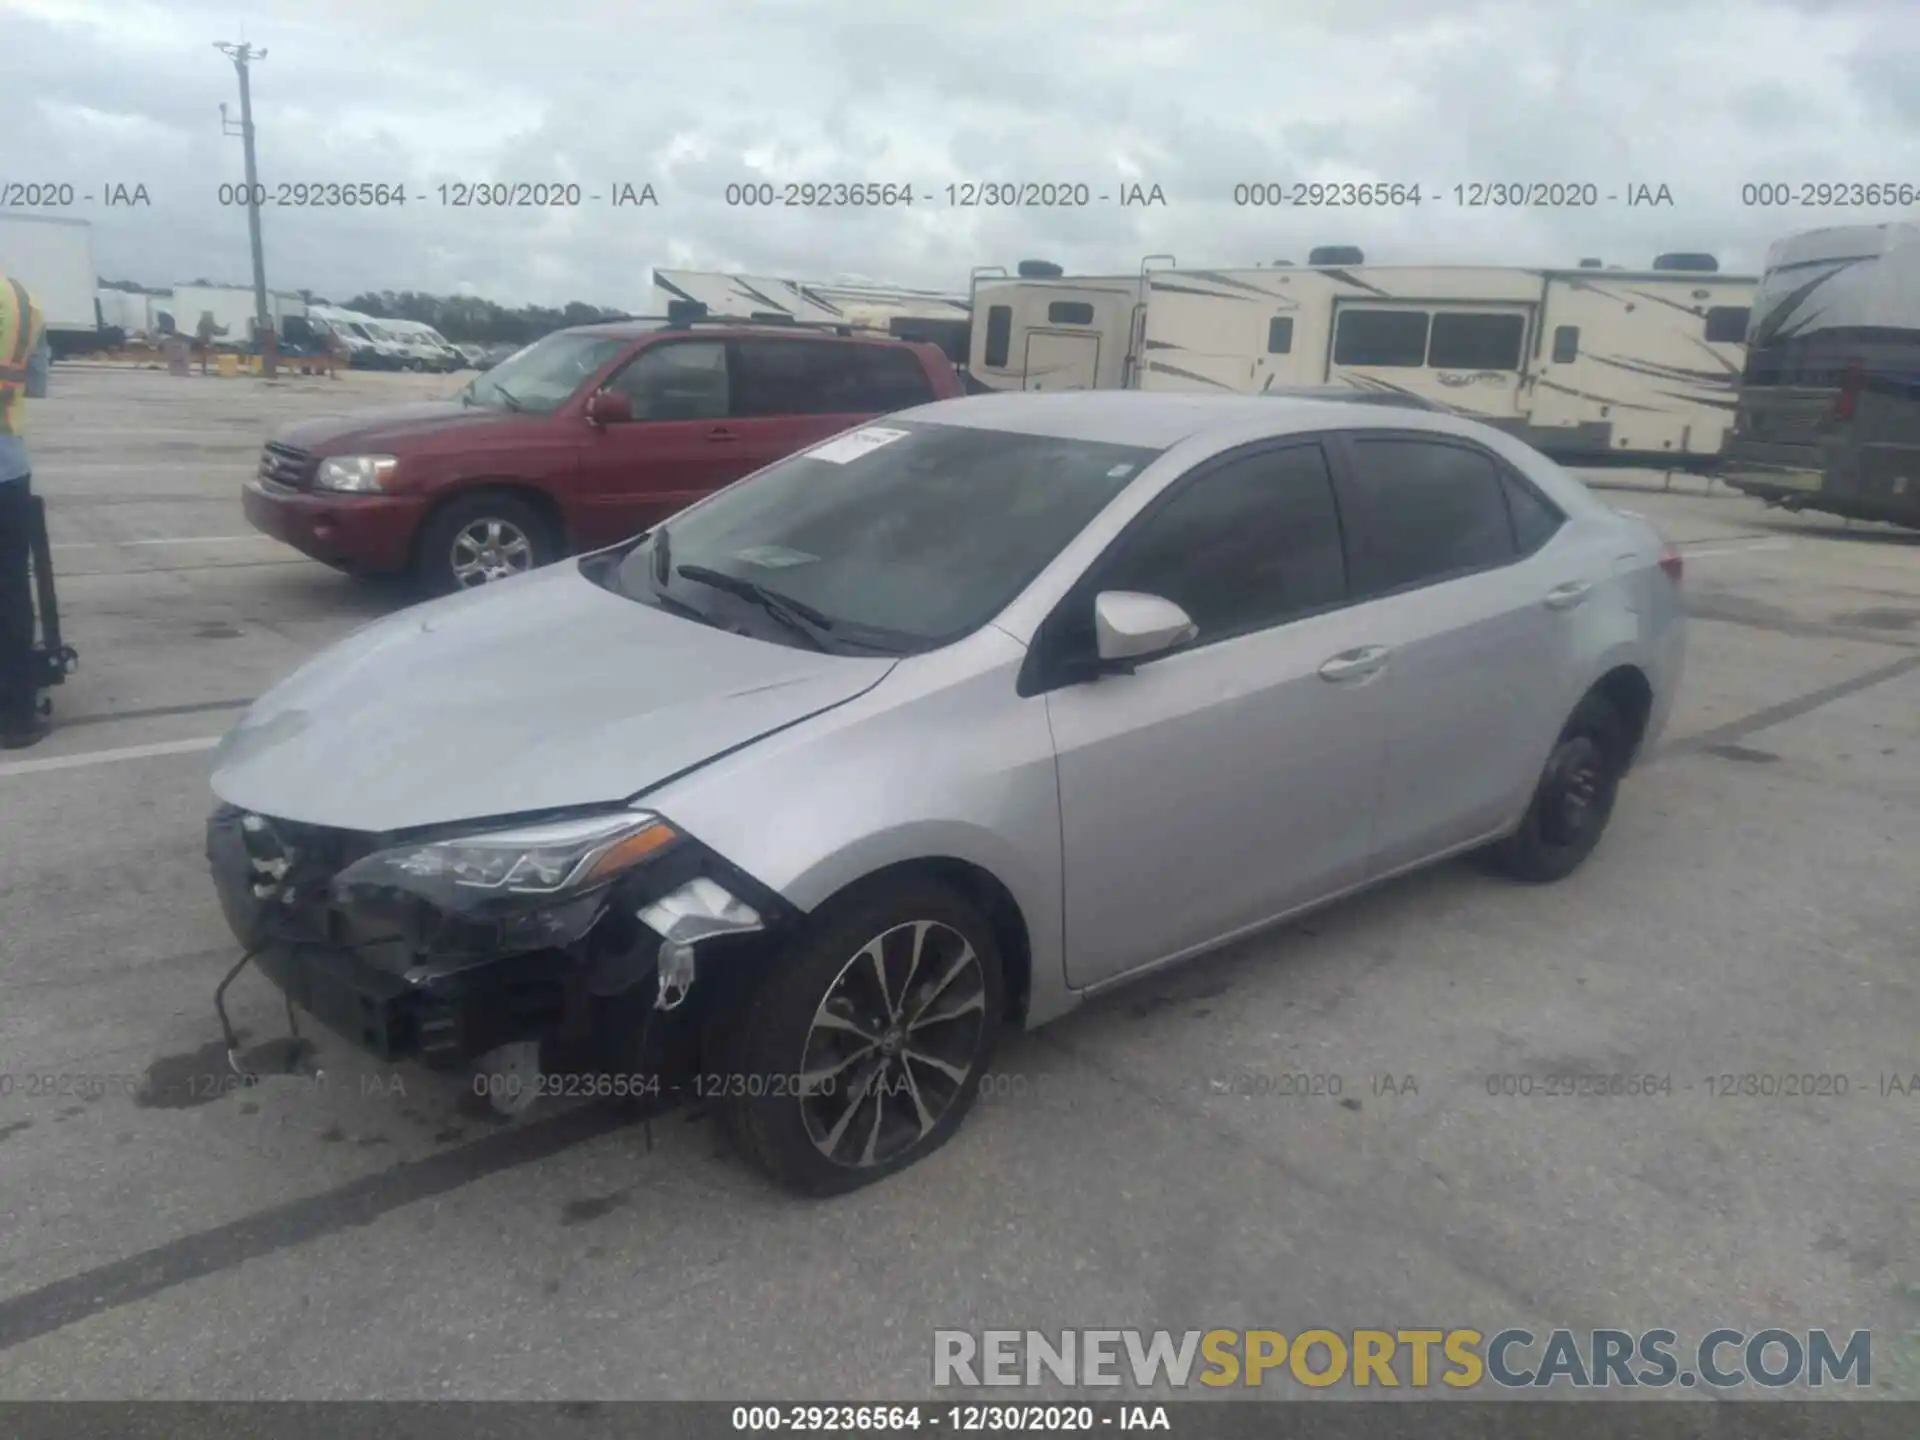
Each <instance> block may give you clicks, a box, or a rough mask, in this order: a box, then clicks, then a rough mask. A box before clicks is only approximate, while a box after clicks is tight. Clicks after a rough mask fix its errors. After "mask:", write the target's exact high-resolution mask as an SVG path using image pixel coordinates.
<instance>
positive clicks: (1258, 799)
mask: <svg viewBox="0 0 1920 1440" xmlns="http://www.w3.org/2000/svg"><path fill="white" fill-rule="evenodd" d="M1106 590H1131V591H1139V592H1144V593H1147V594H1153V595H1159V596H1161V597H1163V598H1165V599H1168V600H1172V601H1174V602H1175V603H1176V604H1178V605H1180V606H1181V607H1182V608H1183V609H1185V610H1186V611H1187V613H1188V615H1189V616H1190V617H1191V618H1192V619H1193V620H1194V622H1195V623H1196V625H1197V626H1198V627H1199V634H1198V637H1197V638H1196V639H1195V640H1194V641H1193V642H1191V643H1190V644H1189V645H1188V646H1186V647H1183V648H1181V649H1179V650H1176V651H1174V652H1172V653H1170V654H1167V655H1164V656H1161V657H1159V658H1156V659H1154V660H1151V661H1148V662H1146V663H1144V664H1141V665H1139V666H1138V668H1137V669H1136V670H1135V671H1134V672H1133V673H1131V674H1108V675H1103V676H1101V677H1099V678H1097V679H1091V680H1083V681H1080V682H1079V683H1072V684H1062V685H1059V686H1057V687H1055V688H1052V689H1050V690H1049V691H1048V692H1047V694H1046V697H1045V698H1046V703H1047V707H1048V718H1049V720H1050V721H1051V723H1052V727H1053V736H1054V743H1055V746H1056V750H1057V755H1058V774H1059V783H1060V803H1061V831H1062V841H1063V846H1064V858H1065V896H1064V900H1065V912H1066V948H1067V956H1068V960H1067V974H1068V980H1069V983H1071V984H1073V985H1075V986H1086V985H1090V984H1095V983H1098V982H1100V981H1102V980H1106V979H1109V978H1111V977H1113V976H1116V975H1120V974H1124V973H1126V972H1127V971H1130V970H1133V969H1137V968H1138V967H1140V966H1142V965H1146V964H1149V963H1152V962H1154V961H1156V960H1161V959H1165V958H1168V957H1171V956H1174V955H1177V954H1181V953H1184V952H1186V951H1189V950H1193V949H1196V948H1199V947H1201V946H1204V945H1206V944H1208V943H1209V942H1212V941H1216V940H1219V939H1222V938H1224V937H1226V936H1229V935H1232V934H1234V933H1237V932H1239V931H1243V930H1247V929H1250V928H1252V927H1254V926H1256V925H1258V924H1259V923H1261V922H1263V921H1266V920H1269V919H1272V918H1274V917H1276V916H1278V915H1280V914H1281V913H1283V912H1285V911H1288V910H1292V909H1295V908H1297V907H1299V906H1301V905H1303V904H1306V903H1308V902H1310V901H1313V900H1316V899H1320V898H1323V897H1325V896H1328V895H1330V894H1333V893H1335V892H1337V891H1340V890H1343V889H1346V888H1348V887H1349V886H1351V885H1354V884H1356V883H1357V882H1358V881H1359V880H1360V879H1361V877H1362V875H1363V873H1364V870H1365V864H1366V858H1367V854H1368V849H1369V840H1370V831H1371V827H1372V820H1373V809H1374V799H1375V792H1376V791H1377V789H1378V786H1379V781H1380V766H1381V761H1382V749H1383V744H1384V735H1385V728H1384V727H1385V720H1384V715H1383V712H1382V710H1381V706H1380V704H1379V700H1378V693H1379V681H1380V679H1381V678H1382V675H1383V672H1382V671H1381V670H1380V669H1379V667H1378V663H1377V660H1378V657H1377V656H1376V655H1374V654H1373V652H1372V651H1371V650H1370V649H1369V642H1370V637H1367V636H1364V635H1360V634H1358V633H1356V632H1355V631H1354V630H1353V627H1352V620H1351V617H1350V616H1349V614H1348V613H1347V611H1346V609H1345V605H1346V600H1347V594H1348V592H1347V579H1346V561H1345V556H1344V554H1343V548H1342V539H1341V525H1340V517H1339V514H1338V510H1337V507H1336V502H1335V496H1334V490H1333V485H1332V481H1331V479H1330V477H1329V471H1328V464H1327V459H1326V456H1325V452H1324V451H1323V449H1322V447H1321V446H1320V444H1318V443H1317V442H1313V441H1308V442H1297V441H1296V442H1292V443H1288V444H1285V445H1271V444H1269V445H1266V446H1262V447H1257V448H1254V449H1250V450H1243V451H1236V452H1233V453H1231V454H1230V455H1228V456H1225V457H1222V458H1220V459H1217V460H1215V461H1212V462H1209V463H1207V464H1206V465H1204V466H1202V467H1201V468H1200V469H1198V470H1196V472H1195V473H1194V474H1192V475H1190V476H1187V477H1183V478H1182V479H1181V480H1180V481H1178V482H1176V483H1175V485H1174V486H1172V487H1170V488H1169V490H1168V491H1167V492H1165V493H1164V494H1163V495H1162V496H1161V497H1159V499H1158V501H1157V502H1156V504H1155V505H1154V506H1153V507H1150V508H1149V509H1148V510H1147V511H1146V512H1144V513H1143V515H1142V516H1141V517H1140V518H1139V519H1137V520H1136V521H1135V522H1134V523H1133V524H1132V525H1131V526H1129V528H1128V530H1127V531H1126V532H1125V533H1124V534H1123V535H1122V536H1121V537H1120V538H1119V540H1117V541H1116V542H1115V545H1114V546H1113V547H1111V548H1110V549H1109V550H1108V552H1107V554H1106V556H1104V557H1103V558H1102V560H1101V561H1099V562H1097V563H1096V565H1095V566H1094V567H1093V569H1092V570H1091V571H1090V572H1089V574H1088V577H1087V579H1086V581H1085V582H1083V584H1082V585H1081V586H1080V587H1078V589H1076V591H1075V593H1074V594H1073V595H1072V596H1071V597H1069V599H1068V600H1066V601H1065V602H1063V605H1062V608H1061V610H1060V611H1058V612H1057V613H1056V614H1055V615H1054V616H1053V617H1052V618H1051V619H1050V620H1049V621H1048V623H1047V625H1046V626H1044V627H1042V631H1041V633H1040V635H1039V636H1037V637H1036V641H1035V644H1036V646H1038V647H1044V649H1043V650H1042V651H1041V655H1042V657H1043V659H1046V660H1052V659H1053V658H1054V657H1060V656H1071V655H1073V654H1075V653H1076V652H1079V651H1085V650H1088V649H1090V647H1091V646H1092V644H1093V641H1092V636H1091V606H1092V599H1093V595H1094V594H1095V593H1097V592H1099V591H1106ZM1041 673H1047V672H1046V668H1045V666H1044V665H1043V667H1042V670H1041Z"/></svg>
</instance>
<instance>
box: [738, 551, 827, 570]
mask: <svg viewBox="0 0 1920 1440" xmlns="http://www.w3.org/2000/svg"><path fill="white" fill-rule="evenodd" d="M733 558H734V559H735V560H744V561H746V562H747V564H749V565H757V566H759V567H760V568H761V569H762V570H784V569H786V568H787V567H788V566H789V565H811V564H813V562H814V561H816V560H818V559H819V558H820V557H819V556H818V555H809V554H807V552H806V551H804V550H789V549H787V547H786V546H784V545H754V546H752V547H750V548H748V549H746V550H736V551H734V552H733Z"/></svg>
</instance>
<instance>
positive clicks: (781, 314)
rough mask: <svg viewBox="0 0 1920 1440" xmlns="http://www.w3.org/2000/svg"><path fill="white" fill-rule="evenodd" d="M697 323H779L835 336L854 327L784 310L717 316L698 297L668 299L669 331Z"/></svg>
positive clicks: (780, 325)
mask: <svg viewBox="0 0 1920 1440" xmlns="http://www.w3.org/2000/svg"><path fill="white" fill-rule="evenodd" d="M696 325H777V326H779V327H780V328H781V329H783V330H826V331H829V332H830V333H832V334H835V335H847V336H851V335H852V334H853V326H851V325H846V324H842V323H839V322H836V321H831V320H796V319H794V317H793V316H791V315H789V314H787V313H786V312H785V311H784V310H755V311H753V312H752V313H751V314H747V315H715V314H713V313H712V312H711V311H709V310H708V309H707V307H706V306H705V305H704V304H703V303H701V302H700V301H698V300H670V301H668V302H667V324H666V328H667V329H669V330H691V329H692V328H693V327H694V326H696Z"/></svg>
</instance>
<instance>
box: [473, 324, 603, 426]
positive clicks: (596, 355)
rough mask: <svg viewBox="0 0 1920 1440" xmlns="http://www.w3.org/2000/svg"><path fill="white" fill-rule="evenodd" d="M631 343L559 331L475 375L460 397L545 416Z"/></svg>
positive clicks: (558, 406) (476, 403)
mask: <svg viewBox="0 0 1920 1440" xmlns="http://www.w3.org/2000/svg"><path fill="white" fill-rule="evenodd" d="M630 343H632V342H630V341H627V340H622V339H618V338H616V337H613V336H608V335H581V334H570V333H568V332H567V331H564V330H562V331H557V332H556V333H554V334H552V335H549V336H547V337H546V339H544V340H539V341H536V342H535V343H534V344H532V345H529V346H528V347H527V348H526V349H524V350H521V351H519V352H518V353H516V354H514V355H512V356H510V357H508V358H507V359H505V360H503V361H501V362H500V363H499V364H498V365H496V366H494V367H493V369H491V370H489V371H487V372H486V374H484V375H480V376H476V377H475V378H474V380H473V381H472V382H471V383H470V384H469V385H468V386H467V388H466V389H465V390H463V391H461V392H460V394H461V398H462V399H464V400H465V401H466V402H467V403H468V404H470V405H491V406H493V407H494V408H496V409H501V410H525V411H529V412H531V413H532V414H535V415H545V414H548V413H550V412H551V411H554V410H557V409H559V408H560V406H562V405H564V404H565V403H566V402H567V399H568V398H569V397H570V396H571V395H572V394H573V392H574V391H576V390H578V389H579V388H580V386H581V383H582V382H583V381H585V380H586V378H587V377H588V376H589V375H592V374H593V373H594V371H596V370H598V369H599V368H600V367H601V366H602V365H605V364H606V363H607V362H608V361H609V360H611V359H613V357H614V356H616V355H618V354H619V353H620V352H621V351H622V350H624V349H626V348H627V346H628V345H629V344H630Z"/></svg>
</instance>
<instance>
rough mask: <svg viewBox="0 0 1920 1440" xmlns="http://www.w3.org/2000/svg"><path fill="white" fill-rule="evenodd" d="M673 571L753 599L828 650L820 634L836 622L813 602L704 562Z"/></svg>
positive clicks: (788, 626) (815, 643) (808, 638)
mask: <svg viewBox="0 0 1920 1440" xmlns="http://www.w3.org/2000/svg"><path fill="white" fill-rule="evenodd" d="M673 573H674V574H675V575H678V576H679V577H680V578H681V579H682V580H694V581H697V582H699V583H700V584H702V585H710V586H712V587H713V588H714V589H715V590H720V591H724V592H725V593H726V594H728V595H737V596H739V597H740V598H741V599H742V600H750V601H752V602H753V603H754V604H756V605H758V606H759V607H760V608H761V609H762V610H764V611H766V612H767V614H769V615H771V616H772V617H773V618H774V619H775V620H778V621H779V622H780V623H781V624H782V625H785V626H786V627H787V628H788V629H789V630H791V631H793V632H794V633H795V634H796V635H799V636H801V637H803V638H804V639H805V640H806V641H807V642H808V643H809V644H811V645H812V646H813V648H814V649H816V650H825V649H827V642H826V641H825V640H824V639H822V638H821V637H822V635H823V634H826V633H830V632H831V631H832V630H833V621H832V620H830V619H829V618H828V617H826V616H825V615H822V614H821V613H820V612H819V611H818V610H816V609H814V608H813V607H812V606H811V605H807V604H804V603H802V602H801V601H798V600H794V599H791V598H790V597H788V596H785V595H782V594H781V593H780V592H779V591H777V590H769V589H767V587H766V586H764V585H759V584H755V583H754V582H753V581H751V580H743V579H741V578H740V577H739V576H738V575H729V574H727V573H726V572H725V571H724V570H714V569H711V568H709V567H708V566H705V565H681V566H679V567H678V568H676V569H675V570H674V571H673Z"/></svg>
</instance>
